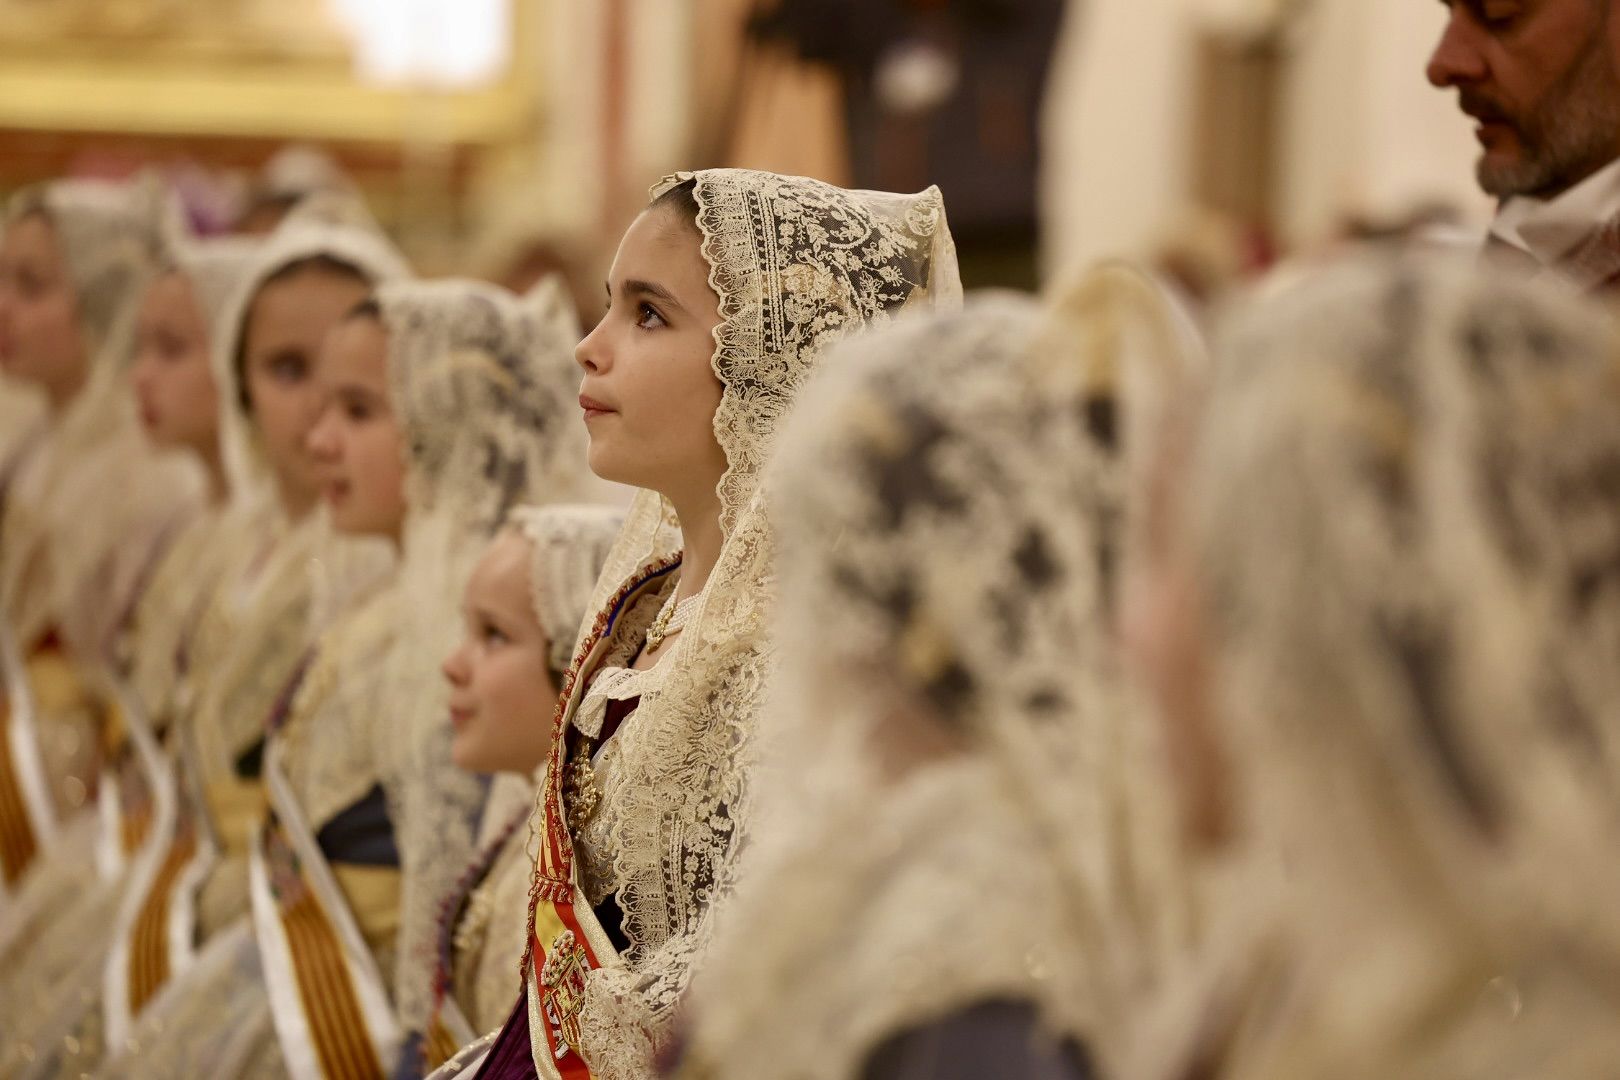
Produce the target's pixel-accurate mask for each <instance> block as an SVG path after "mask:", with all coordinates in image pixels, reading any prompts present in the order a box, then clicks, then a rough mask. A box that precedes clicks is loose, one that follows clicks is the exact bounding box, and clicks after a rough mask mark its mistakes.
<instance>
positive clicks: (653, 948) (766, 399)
mask: <svg viewBox="0 0 1620 1080" xmlns="http://www.w3.org/2000/svg"><path fill="white" fill-rule="evenodd" d="M686 180H692V181H693V182H694V196H695V199H696V202H697V205H698V214H697V225H698V228H699V231H700V232H701V233H702V236H703V244H702V252H703V256H704V258H705V260H706V261H707V262H708V264H709V267H710V284H711V285H712V286H713V288H714V289H715V292H716V293H717V294H718V295H719V298H720V314H721V322H720V325H719V326H718V327H717V328H716V330H715V343H716V347H715V352H714V361H713V363H714V370H715V373H716V375H717V377H718V378H719V380H720V383H721V386H722V394H721V401H720V405H719V407H718V409H717V410H716V412H715V416H714V430H715V435H716V437H717V438H718V440H719V443H720V446H721V447H722V449H724V451H725V452H726V459H727V463H728V468H727V471H726V474H725V476H724V477H723V479H722V480H721V482H720V485H719V494H720V502H721V511H720V513H721V525H722V528H723V530H724V532H725V542H724V545H723V549H722V552H721V554H720V558H719V561H718V563H717V565H716V567H715V569H714V570H713V572H712V573H711V575H710V578H709V582H708V585H707V587H706V588H705V590H704V593H703V599H702V601H701V603H700V604H699V606H698V608H697V610H696V611H695V613H694V614H693V616H692V618H691V620H690V621H689V622H688V624H687V627H686V629H685V631H684V632H683V633H682V634H681V635H680V637H679V638H677V639H676V640H675V642H674V644H673V646H672V647H671V652H670V654H669V655H668V656H666V657H665V658H664V659H663V661H661V663H660V664H659V667H660V668H663V669H667V674H666V675H665V677H664V678H663V679H662V681H661V683H660V685H659V686H657V687H656V688H655V689H652V690H650V691H649V692H648V693H647V694H646V695H644V696H643V697H642V700H641V703H640V705H639V706H638V707H637V710H636V713H635V717H634V721H633V723H630V724H627V725H626V726H625V728H624V729H623V730H622V731H621V732H619V733H618V734H617V735H615V737H614V741H616V742H619V743H620V745H619V747H618V748H617V754H618V759H617V761H616V762H615V763H614V774H615V778H614V782H615V786H616V788H617V794H616V797H615V798H614V800H613V801H612V803H611V805H606V806H604V808H603V814H604V821H603V825H604V826H605V829H606V835H607V836H608V837H610V838H611V839H610V848H611V853H612V858H613V862H614V871H615V872H614V879H615V880H616V882H617V883H618V886H619V892H618V901H619V905H620V907H621V909H622V910H623V912H624V930H625V933H626V936H627V937H628V938H629V940H630V942H631V949H630V951H629V953H628V954H627V955H626V956H624V957H622V958H621V960H620V962H618V963H614V964H610V965H608V966H607V967H604V968H602V969H599V970H597V971H594V972H592V974H591V976H590V979H589V981H588V984H587V988H586V1001H585V1004H584V1011H583V1013H582V1016H581V1026H582V1029H583V1032H584V1039H585V1048H584V1056H585V1057H586V1058H587V1060H589V1061H590V1063H591V1067H592V1070H593V1072H595V1073H596V1075H598V1076H600V1077H603V1078H604V1080H619V1078H621V1077H639V1076H643V1075H645V1074H646V1071H647V1069H648V1068H649V1061H650V1053H651V1046H652V1044H653V1043H654V1042H655V1041H656V1040H657V1039H658V1038H660V1037H661V1033H662V1032H663V1031H664V1029H665V1027H666V1025H667V1023H668V1019H669V1015H670V1010H671V1007H672V1006H673V1005H674V1004H675V1002H676V1001H677V999H678V998H679V996H680V994H681V992H682V991H683V990H684V988H685V986H686V982H687V978H688V975H689V973H690V970H691V965H692V962H693V960H694V959H695V958H696V957H697V956H698V955H699V954H700V953H701V952H702V950H703V948H704V946H705V943H706V942H707V940H708V926H709V911H710V907H711V904H712V903H713V901H714V900H715V898H716V897H717V896H718V895H719V894H720V893H721V892H723V891H725V890H727V889H729V877H730V871H729V862H730V859H731V856H732V854H733V853H734V852H735V851H736V850H737V849H738V846H739V842H740V839H741V837H742V836H743V835H744V834H745V833H746V831H747V810H746V792H745V787H746V776H747V766H746V759H747V752H746V751H747V747H748V745H749V742H750V740H751V738H752V732H753V728H754V723H755V718H756V715H757V712H758V707H759V703H760V700H761V697H762V694H763V692H764V686H765V683H766V679H767V676H768V673H769V671H770V667H771V650H770V647H769V645H768V643H767V641H766V617H767V615H768V613H769V610H770V605H771V596H772V593H773V591H774V590H773V580H774V568H773V558H772V554H771V549H772V544H771V540H770V528H769V526H768V524H767V522H766V519H765V515H764V511H763V507H762V505H761V504H760V502H759V499H758V492H757V484H758V478H759V472H760V468H761V466H762V464H763V463H764V462H765V460H766V459H767V457H768V455H769V452H770V445H771V441H772V438H773V436H774V434H775V430H776V427H777V425H778V424H779V422H780V421H781V419H782V418H783V417H784V416H785V414H786V413H787V411H788V409H789V407H790V406H791V404H792V402H793V400H794V398H795V397H796V396H797V394H798V393H799V391H800V390H801V389H802V387H803V386H804V384H805V382H806V381H807V380H808V379H809V377H810V375H811V372H812V371H813V370H814V369H815V367H816V366H817V363H818V361H819V357H820V355H821V353H822V351H823V350H824V349H825V348H826V347H827V346H828V345H830V344H831V343H832V342H833V341H835V340H837V339H838V338H841V337H843V336H845V335H847V334H849V333H852V332H854V331H857V330H859V329H861V328H863V327H867V326H870V325H877V324H881V323H884V322H887V321H888V320H890V319H891V318H893V317H894V316H895V315H897V314H898V313H899V312H901V311H902V310H905V309H907V308H923V307H928V306H941V305H945V306H948V305H951V304H954V303H957V302H959V300H960V295H961V286H960V282H959V281H958V278H957V273H956V257H955V254H956V253H955V247H954V245H953V244H952V242H951V238H950V231H949V229H948V227H947V226H946V223H945V212H944V206H943V203H942V201H941V198H940V194H939V192H938V191H937V190H936V189H932V188H931V189H929V190H928V191H925V192H922V193H921V194H918V195H896V194H889V193H883V192H862V191H845V190H842V189H839V188H836V187H832V186H830V185H827V184H823V183H821V182H819V181H814V180H807V179H803V178H799V177H784V176H777V175H774V174H770V173H759V172H750V171H746V170H730V169H720V170H712V171H705V172H700V173H697V174H682V175H677V176H673V177H670V178H668V179H666V180H665V181H664V182H663V184H661V185H659V187H658V188H656V189H655V191H654V195H655V196H656V195H657V194H658V193H660V192H661V191H663V190H666V189H667V188H668V187H670V186H673V185H675V184H678V183H681V182H684V181H686ZM679 536H680V533H679V526H678V523H677V522H676V520H675V517H674V512H673V510H672V508H671V507H670V506H669V505H668V503H667V502H666V501H665V500H663V499H662V498H660V497H659V496H657V495H656V494H654V493H651V492H645V491H644V492H640V493H638V494H637V496H636V498H635V500H634V501H633V503H632V505H631V508H630V511H629V513H628V515H627V518H626V523H625V527H624V530H623V531H622V532H621V534H620V537H619V540H618V542H617V543H616V544H615V547H614V550H613V552H612V553H611V554H610V555H609V558H608V564H607V567H606V569H605V570H604V572H603V576H602V580H601V583H600V585H599V587H598V589H597V592H596V595H595V597H594V598H593V603H592V610H593V612H599V611H601V610H603V609H604V608H605V606H606V604H607V603H608V602H609V600H611V598H612V597H613V595H614V594H615V593H616V592H617V591H618V590H619V589H620V588H621V587H622V586H623V584H624V583H625V582H626V581H629V580H631V579H632V578H634V577H635V576H636V575H637V573H638V571H639V570H641V569H642V568H645V567H649V566H652V565H654V564H656V563H659V562H660V561H663V560H668V559H669V558H670V557H671V556H672V555H674V554H675V553H676V552H677V551H678V547H679ZM577 662H578V661H577V659H576V663H577ZM583 690H584V687H583V686H577V687H576V691H575V692H583ZM532 974H533V973H532V972H531V973H530V975H531V976H532ZM537 1045H539V1044H538V1043H537Z"/></svg>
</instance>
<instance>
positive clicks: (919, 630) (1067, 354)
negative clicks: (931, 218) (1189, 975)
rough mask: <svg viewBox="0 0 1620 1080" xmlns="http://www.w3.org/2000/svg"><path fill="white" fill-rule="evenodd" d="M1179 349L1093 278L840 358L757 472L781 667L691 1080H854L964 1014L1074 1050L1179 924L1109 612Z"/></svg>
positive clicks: (1113, 1014) (1157, 309)
mask: <svg viewBox="0 0 1620 1080" xmlns="http://www.w3.org/2000/svg"><path fill="white" fill-rule="evenodd" d="M1194 351H1195V349H1194V343H1193V342H1192V341H1190V340H1189V338H1188V335H1186V334H1185V333H1183V332H1181V331H1180V330H1179V329H1178V326H1177V324H1176V315H1175V312H1174V309H1173V307H1172V305H1171V304H1170V303H1169V302H1168V301H1167V300H1166V299H1165V297H1164V296H1163V295H1162V294H1160V293H1158V292H1157V291H1156V289H1155V288H1154V287H1153V286H1152V284H1151V283H1149V282H1147V281H1146V280H1145V279H1142V278H1139V277H1137V276H1135V275H1133V274H1130V273H1128V272H1126V271H1123V270H1111V271H1106V272H1103V273H1099V274H1098V275H1096V276H1095V277H1093V278H1091V279H1088V280H1087V281H1086V282H1084V283H1082V285H1081V286H1080V287H1079V288H1078V289H1077V290H1076V291H1075V293H1074V294H1072V295H1066V296H1065V297H1064V298H1063V302H1062V303H1060V304H1058V305H1056V307H1055V310H1045V311H1043V310H1042V309H1040V308H1038V307H1037V306H1036V305H1034V304H1033V303H1030V302H1027V301H1022V300H1013V299H996V300H984V301H980V302H978V303H976V304H971V305H970V306H969V307H968V309H967V311H965V312H963V313H959V314H946V315H939V316H934V317H932V318H930V319H926V320H919V321H914V322H910V323H905V324H900V325H897V326H895V327H893V328H892V329H889V330H887V331H880V332H878V333H875V334H872V335H868V336H864V337H862V338H860V339H857V340H855V341H853V342H851V343H850V344H848V345H846V346H843V347H842V348H841V350H840V353H839V354H837V355H835V356H834V357H833V358H832V360H831V361H830V368H831V370H830V371H829V372H828V375H827V377H826V378H825V379H823V380H822V381H821V382H820V383H819V384H818V385H817V386H816V387H814V388H813V389H812V391H811V393H810V394H808V395H807V400H806V401H805V402H804V404H803V406H802V407H801V410H800V412H799V413H798V414H796V415H795V417H794V419H793V421H792V422H791V423H790V424H789V426H788V430H787V431H786V432H785V433H784V435H783V439H782V445H781V448H780V452H779V455H778V460H777V461H776V462H775V463H774V466H773V470H772V472H771V474H770V479H769V482H768V493H769V497H770V503H769V505H770V510H771V513H772V515H773V518H774V519H775V520H776V521H777V522H778V525H779V530H780V535H779V543H780V546H781V559H782V563H781V565H782V572H781V586H780V587H781V602H780V603H781V606H780V609H779V612H778V619H777V626H778V645H779V647H780V648H781V650H782V653H781V655H782V660H781V664H782V670H781V673H780V675H779V682H778V684H777V686H776V687H775V688H774V689H773V695H772V697H771V707H770V708H769V709H768V710H767V712H766V720H765V721H764V722H763V723H762V734H761V736H760V744H761V745H760V750H759V753H760V755H761V758H762V764H761V766H760V767H761V769H762V770H764V772H763V773H762V776H761V778H760V780H759V781H758V787H759V790H760V793H761V794H760V795H759V797H758V800H757V807H756V810H755V818H754V829H753V832H752V836H753V844H752V846H751V849H750V852H749V855H748V856H747V857H745V859H744V860H743V865H742V867H741V873H742V874H744V875H745V877H744V879H743V882H742V884H741V885H740V886H739V887H738V891H737V893H736V896H735V898H734V899H733V901H732V903H731V904H730V905H729V906H728V907H726V908H723V909H722V913H723V916H724V926H723V929H722V930H721V931H720V932H719V938H718V940H717V942H716V944H715V947H714V950H713V952H712V954H711V955H710V957H709V959H708V962H707V964H706V965H705V968H704V970H703V971H702V972H701V973H700V975H699V977H698V980H697V984H696V985H695V986H694V999H693V1003H692V1011H691V1016H692V1017H693V1018H694V1022H695V1023H696V1024H697V1027H696V1029H695V1031H694V1033H693V1041H692V1044H691V1046H692V1051H691V1058H692V1061H691V1067H692V1075H694V1076H703V1077H711V1076H712V1077H726V1078H732V1077H735V1078H739V1080H740V1078H743V1077H750V1076H762V1075H778V1076H792V1077H795V1078H796V1080H853V1078H856V1077H859V1076H861V1075H863V1068H864V1063H865V1060H866V1056H867V1055H868V1054H869V1053H870V1052H871V1051H872V1050H873V1048H875V1047H876V1046H877V1045H879V1044H880V1043H882V1042H884V1041H885V1040H887V1039H889V1038H891V1037H894V1036H896V1035H898V1034H900V1033H902V1032H904V1031H905V1030H907V1029H908V1028H910V1027H912V1026H914V1025H918V1024H921V1023H925V1022H927V1021H929V1020H932V1019H937V1018H940V1017H943V1016H946V1015H949V1014H950V1013H952V1012H954V1011H956V1010H960V1009H965V1008H968V1007H970V1006H973V1005H975V1004H980V1003H982V1002H984V1001H988V1000H1014V1001H1020V1002H1027V1003H1029V1004H1031V1005H1033V1006H1034V1007H1035V1008H1036V1009H1037V1010H1038V1011H1039V1012H1040V1013H1041V1015H1042V1017H1043V1020H1044V1022H1045V1023H1046V1024H1047V1025H1048V1026H1049V1027H1051V1028H1052V1029H1054V1030H1056V1031H1059V1032H1062V1033H1064V1034H1066V1035H1068V1036H1070V1037H1072V1038H1075V1039H1076V1040H1077V1041H1079V1042H1081V1043H1082V1044H1085V1045H1088V1046H1090V1047H1092V1048H1093V1053H1094V1054H1096V1053H1097V1050H1098V1049H1099V1047H1098V1046H1097V1043H1098V1041H1099V1039H1098V1037H1099V1035H1100V1034H1101V1032H1102V1030H1103V1029H1104V1028H1105V1027H1106V1026H1107V1024H1108V1023H1110V1022H1111V1021H1113V1020H1116V1019H1117V1018H1118V1016H1119V1014H1120V1012H1121V1011H1123V1002H1124V1000H1125V999H1126V998H1128V997H1129V996H1130V995H1131V994H1133V993H1134V992H1135V990H1136V986H1135V984H1136V983H1137V982H1138V980H1139V979H1141V978H1142V973H1141V969H1142V967H1143V966H1145V960H1144V958H1143V953H1144V952H1146V951H1148V950H1150V949H1154V948H1155V947H1156V946H1157V945H1158V943H1157V942H1150V941H1147V940H1145V939H1146V938H1148V937H1149V936H1152V935H1165V934H1168V933H1174V932H1175V931H1174V928H1173V927H1170V926H1166V925H1164V924H1162V923H1159V922H1156V921H1155V919H1154V916H1155V915H1157V914H1158V913H1154V912H1149V911H1146V910H1144V909H1142V908H1141V907H1140V906H1139V904H1138V897H1139V895H1140V894H1141V893H1142V892H1144V891H1145V890H1146V887H1147V886H1149V885H1152V886H1153V887H1154V888H1167V887H1169V882H1168V881H1167V880H1166V875H1168V874H1169V873H1170V872H1171V869H1172V868H1171V867H1170V865H1169V859H1168V853H1169V849H1170V845H1169V843H1168V837H1169V832H1168V828H1167V826H1168V815H1167V813H1166V810H1167V807H1165V806H1163V805H1162V804H1161V802H1160V800H1159V799H1158V797H1157V793H1158V792H1159V791H1161V790H1162V787H1161V785H1159V784H1156V783H1155V782H1154V780H1153V778H1154V777H1156V776H1157V773H1156V772H1155V771H1154V768H1153V765H1154V758H1153V750H1154V749H1155V747H1154V744H1153V741H1152V739H1151V737H1150V736H1149V731H1150V730H1151V728H1150V724H1149V722H1148V721H1147V719H1146V717H1144V716H1142V715H1141V714H1140V712H1139V711H1138V709H1137V707H1136V701H1135V699H1134V698H1133V696H1132V694H1131V692H1130V690H1129V688H1128V687H1127V686H1126V684H1125V683H1124V682H1123V681H1122V678H1121V676H1120V673H1119V670H1118V666H1119V661H1118V650H1117V647H1116V643H1115V639H1116V632H1115V624H1116V612H1115V609H1114V605H1115V596H1116V591H1117V584H1118V581H1117V579H1118V574H1119V572H1120V552H1121V550H1122V546H1123V544H1124V541H1125V537H1126V535H1127V533H1128V532H1129V531H1130V530H1131V529H1132V528H1133V527H1134V522H1135V519H1136V516H1137V506H1136V504H1135V502H1134V501H1133V499H1132V497H1131V495H1130V492H1131V491H1132V490H1133V488H1132V481H1133V478H1134V477H1135V476H1136V475H1137V474H1139V473H1140V471H1141V469H1140V466H1141V464H1142V462H1143V461H1144V459H1145V458H1146V456H1147V455H1146V450H1145V445H1146V444H1147V442H1148V440H1147V438H1146V431H1147V427H1146V424H1145V420H1146V418H1147V417H1150V416H1152V415H1153V414H1154V411H1155V409H1156V407H1157V405H1158V402H1159V401H1160V400H1162V398H1163V397H1164V395H1165V394H1166V392H1167V389H1168V388H1169V387H1171V386H1173V385H1175V384H1176V383H1177V382H1178V381H1179V380H1180V379H1182V378H1183V377H1184V376H1185V374H1186V371H1187V368H1188V367H1189V365H1190V363H1191V360H1190V355H1191V354H1192V353H1193V352H1194ZM846 354H847V355H846Z"/></svg>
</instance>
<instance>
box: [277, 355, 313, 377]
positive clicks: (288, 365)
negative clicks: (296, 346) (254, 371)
mask: <svg viewBox="0 0 1620 1080" xmlns="http://www.w3.org/2000/svg"><path fill="white" fill-rule="evenodd" d="M307 374H309V365H308V364H306V363H305V362H304V358H303V357H301V356H278V357H276V358H275V359H274V360H272V361H270V375H271V377H272V378H274V379H275V380H276V381H277V382H284V383H298V382H303V381H304V376H306V375H307Z"/></svg>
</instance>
